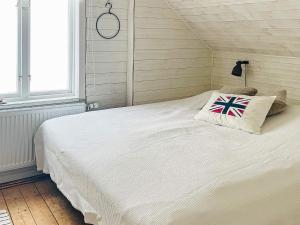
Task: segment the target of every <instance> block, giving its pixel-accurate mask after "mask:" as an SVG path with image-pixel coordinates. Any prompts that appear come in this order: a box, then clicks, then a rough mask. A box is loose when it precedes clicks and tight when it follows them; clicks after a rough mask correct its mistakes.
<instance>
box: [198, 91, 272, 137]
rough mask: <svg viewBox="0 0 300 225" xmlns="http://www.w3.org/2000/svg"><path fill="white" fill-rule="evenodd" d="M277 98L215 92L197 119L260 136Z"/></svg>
mask: <svg viewBox="0 0 300 225" xmlns="http://www.w3.org/2000/svg"><path fill="white" fill-rule="evenodd" d="M275 98H276V97H275V96H246V95H233V94H223V93H218V92H214V93H213V94H212V96H211V98H210V100H209V101H208V103H207V104H206V105H205V106H204V108H203V109H202V110H201V111H200V112H199V113H198V114H197V115H196V116H195V119H197V120H204V121H207V122H210V123H214V124H218V125H222V126H226V127H230V128H235V129H239V130H243V131H247V132H249V133H255V134H260V133H261V127H262V125H263V123H264V121H265V119H266V117H267V114H268V112H269V110H270V108H271V106H272V104H273V102H274V101H275Z"/></svg>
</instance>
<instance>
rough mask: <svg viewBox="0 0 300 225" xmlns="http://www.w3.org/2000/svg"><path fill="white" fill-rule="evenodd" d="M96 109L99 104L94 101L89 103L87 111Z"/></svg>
mask: <svg viewBox="0 0 300 225" xmlns="http://www.w3.org/2000/svg"><path fill="white" fill-rule="evenodd" d="M97 109H99V104H98V103H96V102H95V103H90V104H89V105H88V108H87V110H88V111H93V110H97Z"/></svg>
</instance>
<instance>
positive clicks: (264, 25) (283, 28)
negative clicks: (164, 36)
mask: <svg viewBox="0 0 300 225" xmlns="http://www.w3.org/2000/svg"><path fill="white" fill-rule="evenodd" d="M167 1H169V2H170V4H171V5H172V7H173V8H174V9H175V10H176V11H177V12H178V14H180V15H181V17H182V18H183V19H184V20H185V21H186V22H187V23H188V24H189V26H191V27H192V28H193V29H195V30H197V31H198V34H199V35H200V37H201V39H202V40H203V41H205V42H206V43H207V44H208V45H209V46H211V47H212V48H213V49H215V50H216V49H222V50H230V51H232V50H234V51H242V52H250V53H261V54H271V55H281V56H300V1H299V0H184V1H182V0H167Z"/></svg>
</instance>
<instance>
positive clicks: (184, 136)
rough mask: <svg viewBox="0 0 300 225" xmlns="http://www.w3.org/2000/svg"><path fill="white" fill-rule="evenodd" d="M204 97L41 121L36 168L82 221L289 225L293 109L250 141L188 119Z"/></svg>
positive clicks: (294, 184) (296, 192)
mask: <svg viewBox="0 0 300 225" xmlns="http://www.w3.org/2000/svg"><path fill="white" fill-rule="evenodd" d="M208 94H209V93H206V94H202V95H198V96H195V97H192V98H188V99H184V100H178V101H171V102H165V103H158V104H150V105H144V106H137V107H129V108H120V109H112V110H104V111H97V112H91V113H84V114H80V115H74V116H66V117H62V118H57V119H53V120H49V121H47V122H46V123H44V124H43V125H42V126H41V127H40V129H39V130H38V132H37V134H36V137H35V149H36V156H37V165H38V169H39V170H43V171H44V172H45V173H50V175H51V177H52V179H53V180H54V181H55V182H56V183H57V185H58V188H59V189H60V190H61V191H62V192H63V194H64V195H65V196H66V197H67V198H68V199H69V200H70V201H71V203H72V204H73V206H74V207H76V208H77V209H79V210H80V211H81V212H82V213H83V214H84V216H85V220H86V222H88V223H92V224H98V225H137V224H139V225H150V224H151V225H171V224H172V225H273V224H274V225H275V224H276V225H299V224H300V213H299V212H300V107H299V106H292V107H290V108H289V109H288V111H287V112H285V113H283V114H282V115H279V116H276V117H272V118H269V119H268V120H267V122H266V123H265V125H264V127H263V134H262V135H253V134H248V133H245V132H242V131H238V130H233V129H230V128H225V127H220V126H215V125H212V124H208V123H206V122H201V121H196V120H194V119H193V118H194V115H195V114H196V113H197V112H198V111H199V108H200V107H201V106H202V105H204V104H205V100H207V97H208Z"/></svg>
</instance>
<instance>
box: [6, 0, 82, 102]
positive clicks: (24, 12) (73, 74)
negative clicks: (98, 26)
mask: <svg viewBox="0 0 300 225" xmlns="http://www.w3.org/2000/svg"><path fill="white" fill-rule="evenodd" d="M30 4H31V0H18V3H17V11H18V13H17V14H18V15H17V16H18V26H17V29H18V31H17V35H18V43H17V45H18V60H17V62H18V63H17V64H18V65H17V71H18V73H17V74H16V76H17V84H16V85H17V93H16V94H9V95H5V94H4V95H1V97H2V98H4V99H5V100H6V101H7V102H8V103H15V102H30V101H35V100H38V101H41V100H45V101H47V100H52V99H55V100H56V101H57V100H58V99H63V100H65V99H68V98H70V99H79V98H80V97H81V98H83V95H82V93H83V91H82V90H80V89H82V88H83V84H81V83H82V82H83V78H82V77H83V76H84V73H83V67H85V61H83V60H82V55H84V58H85V47H83V46H82V45H81V44H80V42H81V41H83V40H82V37H83V35H84V37H85V20H84V23H82V22H81V21H82V19H83V18H85V14H84V13H83V12H85V5H83V0H69V26H70V28H69V39H70V40H69V75H68V76H69V87H68V89H67V90H56V91H45V92H30V79H31V75H30V19H31V18H30ZM84 39H85V38H84ZM84 41H85V40H84ZM84 70H85V68H84ZM84 87H85V84H84Z"/></svg>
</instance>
